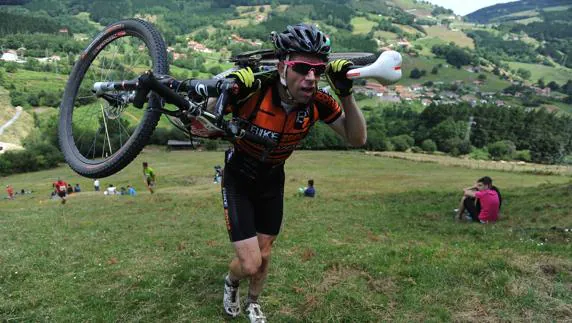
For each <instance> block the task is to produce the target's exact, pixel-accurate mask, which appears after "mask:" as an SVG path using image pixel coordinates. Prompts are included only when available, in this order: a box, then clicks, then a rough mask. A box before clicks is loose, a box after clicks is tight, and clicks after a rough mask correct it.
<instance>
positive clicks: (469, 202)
mask: <svg viewBox="0 0 572 323" xmlns="http://www.w3.org/2000/svg"><path fill="white" fill-rule="evenodd" d="M465 209H466V210H467V212H469V215H470V216H471V219H472V220H473V221H477V222H478V221H479V212H478V211H477V206H476V199H475V198H474V197H467V198H465Z"/></svg>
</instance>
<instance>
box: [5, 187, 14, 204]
mask: <svg viewBox="0 0 572 323" xmlns="http://www.w3.org/2000/svg"><path fill="white" fill-rule="evenodd" d="M6 193H8V199H9V200H13V199H14V189H13V188H12V185H6Z"/></svg>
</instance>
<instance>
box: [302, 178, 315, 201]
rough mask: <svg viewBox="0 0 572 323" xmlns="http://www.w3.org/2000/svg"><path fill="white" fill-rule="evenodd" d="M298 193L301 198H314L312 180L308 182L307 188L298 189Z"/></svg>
mask: <svg viewBox="0 0 572 323" xmlns="http://www.w3.org/2000/svg"><path fill="white" fill-rule="evenodd" d="M298 193H299V194H300V195H301V196H305V197H314V196H316V189H315V188H314V180H313V179H310V180H308V186H307V187H300V188H299V189H298Z"/></svg>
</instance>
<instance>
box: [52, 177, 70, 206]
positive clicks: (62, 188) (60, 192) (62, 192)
mask: <svg viewBox="0 0 572 323" xmlns="http://www.w3.org/2000/svg"><path fill="white" fill-rule="evenodd" d="M52 187H53V188H54V192H55V193H56V195H57V196H59V197H60V198H61V199H62V204H66V194H67V187H68V185H67V183H66V182H65V181H63V180H62V179H61V178H59V177H58V180H57V181H56V182H54V183H52Z"/></svg>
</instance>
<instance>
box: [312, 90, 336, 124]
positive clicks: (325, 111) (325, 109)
mask: <svg viewBox="0 0 572 323" xmlns="http://www.w3.org/2000/svg"><path fill="white" fill-rule="evenodd" d="M314 100H315V101H314V102H315V103H316V107H317V108H318V118H317V119H318V120H322V121H323V122H325V123H327V124H330V123H332V122H334V121H336V120H338V118H339V117H340V116H341V115H342V108H341V107H340V105H339V104H338V102H337V101H336V100H335V99H334V98H333V97H332V96H331V95H329V94H328V93H325V92H323V91H318V92H317V93H316V96H315V98H314Z"/></svg>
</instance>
